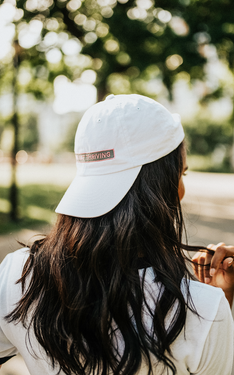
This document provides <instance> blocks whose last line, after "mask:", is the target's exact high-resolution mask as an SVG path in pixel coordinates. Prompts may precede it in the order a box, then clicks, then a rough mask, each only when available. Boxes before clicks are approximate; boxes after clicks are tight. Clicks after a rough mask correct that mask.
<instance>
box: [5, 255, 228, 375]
mask: <svg viewBox="0 0 234 375" xmlns="http://www.w3.org/2000/svg"><path fill="white" fill-rule="evenodd" d="M27 250H28V249H21V250H18V251H16V252H14V253H11V254H9V255H8V256H7V257H6V258H5V259H4V261H3V262H2V264H1V265H0V358H4V357H8V356H12V355H14V354H17V353H20V354H21V355H22V357H23V358H24V360H25V362H26V365H27V366H28V369H29V372H30V374H31V375H47V374H51V375H55V374H56V373H57V371H58V368H57V369H54V370H53V369H52V368H51V366H50V364H49V360H48V358H47V357H46V355H45V353H44V350H43V349H42V347H40V345H39V344H38V342H37V340H36V338H35V337H34V335H33V333H30V338H31V343H32V348H33V350H34V352H35V353H36V355H37V357H36V356H35V355H34V354H33V353H32V350H31V349H30V345H28V346H27V344H26V343H27V340H26V334H27V331H26V329H24V328H23V326H22V324H21V323H19V324H14V323H7V322H6V321H5V320H4V316H5V315H6V314H8V313H9V312H11V311H12V310H13V308H14V307H15V303H16V302H18V301H19V299H20V297H21V284H15V282H16V281H17V280H18V279H19V278H20V277H21V272H22V268H23V265H24V263H25V261H26V259H27V257H28V252H27ZM142 272H143V271H142V270H140V271H139V274H140V276H141V275H142ZM145 293H146V298H147V301H148V303H149V305H152V306H153V303H154V301H155V300H156V299H157V296H158V293H159V285H158V284H157V283H155V282H154V273H153V270H152V269H151V268H147V270H146V277H145ZM190 293H191V296H192V300H193V303H194V305H195V307H196V309H197V312H198V314H199V315H200V316H201V317H200V318H199V317H198V316H197V315H196V314H194V313H193V312H191V311H190V310H189V309H188V310H187V317H186V324H185V327H184V328H183V330H182V331H181V333H180V334H179V336H178V337H177V338H176V340H175V341H174V342H173V344H172V345H171V350H172V353H173V357H174V359H173V358H172V361H173V362H174V364H175V366H176V368H177V374H178V375H188V374H194V375H195V374H196V375H214V374H215V375H230V374H231V369H232V358H233V320H232V316H231V311H230V307H229V304H228V302H227V300H226V298H225V296H224V293H223V291H222V290H221V289H219V288H214V287H211V286H209V285H205V284H201V283H199V282H195V281H190ZM169 320H170V317H169V316H168V321H169ZM144 321H145V324H146V326H148V327H149V329H150V327H151V318H150V317H149V316H148V315H147V314H145V316H144ZM166 324H167V323H166ZM152 363H155V364H156V359H154V358H152ZM159 369H160V367H155V371H154V373H155V375H156V374H158V373H160V371H159ZM147 372H148V369H147V367H146V365H144V363H143V364H142V367H141V369H140V370H139V372H138V374H140V375H144V374H147ZM62 374H63V372H61V375H62ZM163 374H165V375H166V371H165V373H163ZM168 374H171V372H168Z"/></svg>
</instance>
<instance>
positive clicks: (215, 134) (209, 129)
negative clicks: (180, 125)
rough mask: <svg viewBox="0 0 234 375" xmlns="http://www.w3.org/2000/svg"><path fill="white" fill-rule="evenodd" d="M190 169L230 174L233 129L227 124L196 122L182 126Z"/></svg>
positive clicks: (231, 169) (231, 168) (231, 167)
mask: <svg viewBox="0 0 234 375" xmlns="http://www.w3.org/2000/svg"><path fill="white" fill-rule="evenodd" d="M184 128H185V134H186V141H187V145H188V153H189V156H190V166H189V167H190V168H191V169H193V170H198V171H206V172H225V173H227V172H232V171H233V165H232V163H231V159H232V146H233V128H232V126H231V124H230V123H229V122H224V123H210V122H208V121H207V120H206V121H205V120H201V119H200V120H199V119H198V120H197V121H194V122H193V123H192V124H188V125H185V126H184Z"/></svg>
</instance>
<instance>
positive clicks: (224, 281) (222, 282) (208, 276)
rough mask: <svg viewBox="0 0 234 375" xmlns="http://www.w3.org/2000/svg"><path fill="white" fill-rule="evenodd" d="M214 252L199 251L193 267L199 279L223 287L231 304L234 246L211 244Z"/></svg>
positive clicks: (233, 278) (233, 286)
mask: <svg viewBox="0 0 234 375" xmlns="http://www.w3.org/2000/svg"><path fill="white" fill-rule="evenodd" d="M207 248H208V249H210V250H212V253H213V254H212V253H208V252H204V251H199V252H198V253H196V254H195V256H194V257H193V259H192V261H193V269H194V273H195V275H196V277H197V278H198V280H199V281H201V282H203V283H206V284H210V285H212V286H216V287H219V288H222V289H223V291H224V293H225V295H226V298H227V299H228V301H229V303H230V306H231V305H232V301H233V293H234V261H233V258H234V246H225V244H224V243H219V244H218V245H213V244H211V245H209V246H207Z"/></svg>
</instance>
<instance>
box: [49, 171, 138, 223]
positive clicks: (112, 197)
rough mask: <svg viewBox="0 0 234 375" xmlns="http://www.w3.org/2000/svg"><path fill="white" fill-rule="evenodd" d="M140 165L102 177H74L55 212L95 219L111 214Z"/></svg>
mask: <svg viewBox="0 0 234 375" xmlns="http://www.w3.org/2000/svg"><path fill="white" fill-rule="evenodd" d="M140 170H141V166H138V167H135V168H131V169H127V170H124V171H121V172H116V173H112V174H106V175H102V176H79V175H76V177H75V178H74V180H73V181H72V183H71V185H70V186H69V188H68V189H67V191H66V192H65V194H64V196H63V198H62V199H61V201H60V203H59V205H58V207H57V208H56V210H55V212H57V213H59V214H64V215H68V216H75V217H84V218H89V217H98V216H101V215H104V214H106V213H107V212H109V211H111V210H112V209H113V208H114V207H115V206H117V204H118V203H119V202H120V201H121V200H122V199H123V198H124V196H125V195H126V194H127V192H128V191H129V189H130V188H131V186H132V185H133V183H134V181H135V180H136V178H137V176H138V174H139V172H140Z"/></svg>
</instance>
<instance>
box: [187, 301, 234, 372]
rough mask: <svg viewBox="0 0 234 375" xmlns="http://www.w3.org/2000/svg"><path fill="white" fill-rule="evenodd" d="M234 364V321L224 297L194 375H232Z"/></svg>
mask: <svg viewBox="0 0 234 375" xmlns="http://www.w3.org/2000/svg"><path fill="white" fill-rule="evenodd" d="M232 362H233V319H232V315H231V310H230V307H229V304H228V301H227V300H226V298H225V297H224V296H223V297H222V298H221V300H220V304H219V308H218V311H217V314H216V317H215V319H214V321H213V322H212V325H211V328H210V330H209V334H208V336H207V338H206V341H205V345H204V348H203V351H202V356H201V360H200V363H199V366H198V369H197V371H196V372H193V373H191V374H193V375H213V374H215V375H230V374H231V371H232Z"/></svg>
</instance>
